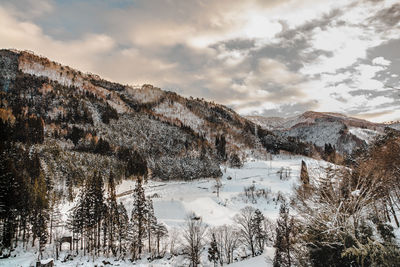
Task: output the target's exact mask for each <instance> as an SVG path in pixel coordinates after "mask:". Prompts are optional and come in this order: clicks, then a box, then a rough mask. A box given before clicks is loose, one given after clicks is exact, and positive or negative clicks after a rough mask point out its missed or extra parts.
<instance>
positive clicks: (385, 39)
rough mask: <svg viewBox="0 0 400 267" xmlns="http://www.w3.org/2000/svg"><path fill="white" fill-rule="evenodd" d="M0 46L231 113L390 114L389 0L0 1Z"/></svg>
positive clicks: (394, 69) (398, 33)
mask: <svg viewBox="0 0 400 267" xmlns="http://www.w3.org/2000/svg"><path fill="white" fill-rule="evenodd" d="M0 48H17V49H28V50H32V51H34V52H35V53H37V54H40V55H43V56H46V57H49V58H51V59H53V60H55V61H58V62H60V63H63V64H67V65H69V66H72V67H74V68H77V69H80V70H82V71H87V72H92V73H96V74H99V75H101V76H103V77H104V78H107V79H110V80H113V81H117V82H121V83H124V84H132V85H138V84H143V83H151V84H153V85H156V86H158V87H161V88H163V89H166V90H171V91H176V92H178V93H180V94H182V95H185V96H194V97H200V98H205V99H207V100H212V101H215V102H218V103H222V104H226V105H228V106H230V107H232V108H234V109H235V110H236V111H238V112H239V113H241V114H258V115H265V116H284V117H286V116H292V115H296V114H298V113H302V112H304V111H307V110H315V111H332V112H341V113H345V114H347V115H351V116H356V117H360V118H365V119H369V120H372V121H388V120H399V119H400V77H399V75H400V3H399V1H398V0H393V1H390V0H387V1H379V0H364V1H361V0H358V1H351V0H248V1H244V0H238V1H235V0H219V1H216V0H141V1H140V0H112V1H106V0H98V1H95V0H86V1H83V0H80V1H78V0H12V1H11V0H10V1H8V0H0Z"/></svg>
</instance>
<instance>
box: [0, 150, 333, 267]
mask: <svg viewBox="0 0 400 267" xmlns="http://www.w3.org/2000/svg"><path fill="white" fill-rule="evenodd" d="M302 160H304V161H305V162H306V163H307V166H308V171H309V174H310V176H311V175H313V173H314V174H316V173H318V172H319V171H320V166H321V165H325V164H326V163H325V162H321V161H317V160H314V159H310V158H306V157H302V156H288V155H276V156H273V157H272V160H267V161H260V160H252V159H249V160H248V162H246V163H245V164H244V166H243V167H242V168H241V169H232V168H225V167H221V168H222V172H223V177H222V178H221V182H222V188H221V189H220V195H219V197H217V195H216V192H215V188H214V185H215V179H199V180H194V181H169V182H162V181H149V182H148V183H147V184H145V192H146V195H148V196H152V197H153V203H154V209H155V213H156V216H157V218H158V220H159V221H161V222H163V223H165V224H166V225H167V227H168V230H169V232H170V236H171V233H175V232H179V230H180V229H182V226H183V224H184V221H185V218H186V216H187V215H188V214H189V213H191V212H195V213H196V215H197V216H201V217H202V219H203V222H204V223H205V224H207V225H208V226H210V227H213V226H220V225H223V224H232V223H233V217H234V216H235V215H236V214H237V213H238V212H239V211H240V209H242V208H243V207H245V206H252V207H254V208H258V209H260V210H261V211H262V212H263V213H264V216H265V217H266V218H268V219H270V220H271V221H275V220H276V218H277V217H278V213H279V207H280V203H279V202H277V201H276V198H277V196H278V194H280V195H282V196H284V197H287V198H288V197H289V196H290V194H291V193H292V191H293V186H294V185H295V184H297V183H298V182H299V175H300V167H301V161H302ZM282 170H283V175H282V176H283V179H281V178H280V176H281V175H280V171H282ZM286 173H287V176H288V177H286ZM251 185H254V186H255V188H256V189H265V190H266V192H268V196H267V197H263V196H261V197H259V198H256V199H255V201H252V200H250V199H247V198H246V197H245V196H244V188H245V187H248V186H251ZM134 187H135V181H130V180H126V181H123V182H122V184H120V185H119V186H118V187H117V194H118V195H119V197H118V201H122V202H123V203H124V205H125V207H126V209H127V211H128V214H130V213H131V209H132V206H133V197H132V194H131V193H130V191H131V190H132V189H134ZM71 207H72V203H65V204H64V205H63V206H62V207H61V212H62V214H64V215H65V216H67V214H68V210H69V209H70V208H71ZM64 253H67V252H64ZM47 254H48V256H49V257H51V253H47ZM203 254H204V255H203V257H202V259H203V263H204V266H208V264H209V262H208V260H207V256H206V254H207V253H206V252H204V253H203ZM36 257H37V255H35V254H34V253H33V252H20V253H19V255H17V256H16V257H15V258H9V259H3V260H0V266H29V265H30V264H32V265H33V264H34V262H35V259H36ZM60 258H62V257H60ZM268 258H269V259H271V258H273V249H272V248H269V249H267V250H266V252H265V253H264V254H263V255H261V256H258V257H255V258H250V259H247V260H244V261H242V262H237V263H235V264H233V265H232V266H270V265H271V262H270V261H268V260H267V259H268ZM103 260H105V261H109V262H111V263H113V261H114V259H105V258H99V259H96V260H95V261H93V259H91V258H87V257H79V256H78V257H77V258H75V259H74V260H72V261H68V262H65V263H62V262H60V261H56V265H57V266H94V265H96V264H97V265H104V263H103V262H102V261H103ZM183 263H184V261H183V256H178V257H172V258H171V259H169V260H168V259H166V258H164V259H160V260H155V261H153V262H152V263H147V262H146V260H143V263H138V266H185V265H184V264H183ZM115 264H118V265H119V266H125V265H126V266H131V265H132V263H131V262H130V261H126V262H123V261H118V263H117V262H116V263H115ZM210 266H211V265H210Z"/></svg>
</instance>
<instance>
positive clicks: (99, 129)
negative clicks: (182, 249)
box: [0, 50, 310, 191]
mask: <svg viewBox="0 0 400 267" xmlns="http://www.w3.org/2000/svg"><path fill="white" fill-rule="evenodd" d="M0 89H1V103H0V104H1V105H0V118H1V120H0V124H1V125H0V126H2V127H0V128H1V133H0V134H1V137H2V140H3V143H2V150H3V152H4V151H6V149H8V150H7V151H6V152H4V153H5V154H7V155H8V156H10V155H11V156H10V157H13V159H14V160H15V161H16V162H19V163H18V164H20V166H28V165H32V166H35V168H36V169H37V171H36V173H40V172H43V173H44V175H45V176H46V177H47V179H48V180H49V181H58V182H57V183H56V184H61V186H68V187H69V188H70V191H71V190H72V187H73V186H74V185H80V184H82V181H83V180H84V179H85V177H87V176H88V175H90V174H91V173H94V172H100V173H101V174H103V175H107V174H108V173H109V172H110V171H111V172H113V174H114V175H115V176H116V178H117V179H124V178H126V177H129V176H130V175H131V174H135V173H143V172H145V171H146V170H147V169H148V170H149V171H150V173H151V175H152V177H153V178H158V179H162V180H169V179H185V180H189V179H195V178H199V177H217V176H220V175H221V171H220V164H221V163H222V162H224V161H228V163H229V162H231V163H232V164H237V159H241V158H244V157H246V156H248V155H252V156H263V155H265V152H266V151H272V152H277V151H279V150H287V151H290V152H293V153H301V154H307V153H308V151H309V150H310V149H309V145H306V144H303V143H301V142H297V141H296V140H292V139H291V138H287V137H285V136H280V135H276V134H273V133H272V132H270V131H267V130H264V129H262V128H261V127H260V126H257V125H256V124H254V123H253V122H251V121H250V120H248V119H246V118H243V117H241V116H239V115H238V114H237V113H236V112H234V111H233V110H231V109H229V108H227V107H225V106H223V105H219V104H215V103H212V102H207V101H204V100H202V99H194V98H184V97H182V96H179V95H178V94H176V93H174V92H168V91H163V90H161V89H159V88H156V87H153V86H151V85H143V86H141V87H133V86H128V85H121V84H118V83H114V82H110V81H106V80H104V79H102V78H100V77H99V76H97V75H94V74H90V73H87V74H84V73H82V72H80V71H78V70H75V69H72V68H70V67H68V66H63V65H61V64H59V63H56V62H53V61H51V60H49V59H47V58H44V57H41V56H37V55H35V54H33V53H31V52H26V51H15V50H0ZM10 147H12V149H11V148H10ZM10 149H11V150H12V152H10ZM27 161H32V162H31V164H25V163H26V162H27ZM16 164H17V163H16ZM18 164H17V165H18ZM26 171H27V172H29V170H26ZM60 191H62V188H60Z"/></svg>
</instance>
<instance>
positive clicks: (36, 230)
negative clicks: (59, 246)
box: [31, 173, 49, 255]
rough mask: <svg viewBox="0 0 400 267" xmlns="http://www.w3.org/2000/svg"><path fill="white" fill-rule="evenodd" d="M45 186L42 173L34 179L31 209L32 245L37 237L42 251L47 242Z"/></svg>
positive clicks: (47, 205) (47, 212)
mask: <svg viewBox="0 0 400 267" xmlns="http://www.w3.org/2000/svg"><path fill="white" fill-rule="evenodd" d="M47 196H48V194H47V187H46V183H45V179H44V175H43V173H40V175H39V177H38V178H37V179H36V180H35V182H34V186H33V197H34V198H33V203H32V206H33V211H32V218H31V224H32V233H33V239H32V246H34V243H35V240H36V238H39V252H40V255H41V253H42V251H43V248H44V245H45V244H46V242H47V238H48V232H47V223H48V220H49V200H48V197H47Z"/></svg>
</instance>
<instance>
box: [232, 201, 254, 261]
mask: <svg viewBox="0 0 400 267" xmlns="http://www.w3.org/2000/svg"><path fill="white" fill-rule="evenodd" d="M254 214H255V209H254V208H253V207H250V206H247V207H245V208H243V209H242V210H241V211H240V213H239V214H238V215H236V216H235V218H234V221H235V222H236V223H237V224H238V226H239V235H240V239H241V240H242V242H243V244H244V245H246V246H247V247H248V248H249V249H250V250H251V255H252V256H253V257H254V256H255V237H256V233H255V231H254V227H253V216H254Z"/></svg>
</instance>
